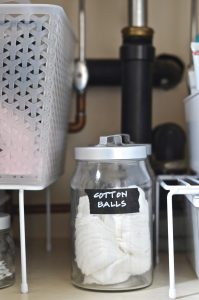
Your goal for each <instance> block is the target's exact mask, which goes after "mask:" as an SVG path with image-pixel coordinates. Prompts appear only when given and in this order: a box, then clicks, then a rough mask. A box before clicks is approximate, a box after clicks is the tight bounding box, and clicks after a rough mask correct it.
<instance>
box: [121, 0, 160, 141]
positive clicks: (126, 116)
mask: <svg viewBox="0 0 199 300" xmlns="http://www.w3.org/2000/svg"><path fill="white" fill-rule="evenodd" d="M132 7H133V8H134V12H133V13H132V20H131V22H130V23H131V24H133V25H136V26H128V27H127V28H124V29H123V31H122V34H123V45H122V46H121V48H120V57H121V68H122V71H121V73H122V128H121V131H122V132H124V133H127V134H129V135H130V137H131V140H133V141H134V142H136V143H150V142H151V131H152V120H151V119H152V109H151V106H152V103H151V102H152V76H153V62H154V52H155V51H154V47H153V46H152V37H153V30H152V29H151V28H149V27H147V24H146V21H147V20H146V14H147V1H138V0H133V1H132ZM141 10H142V11H141ZM143 25H144V26H143Z"/></svg>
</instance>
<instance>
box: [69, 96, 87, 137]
mask: <svg viewBox="0 0 199 300" xmlns="http://www.w3.org/2000/svg"><path fill="white" fill-rule="evenodd" d="M85 124H86V93H83V94H80V93H77V95H76V115H75V120H74V121H73V122H71V123H69V132H70V133H76V132H79V131H80V130H81V129H83V128H84V126H85Z"/></svg>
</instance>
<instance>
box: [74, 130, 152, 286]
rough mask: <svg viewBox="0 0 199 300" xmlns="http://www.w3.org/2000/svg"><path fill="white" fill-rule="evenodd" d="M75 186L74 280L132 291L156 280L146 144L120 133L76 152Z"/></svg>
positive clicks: (79, 283) (85, 283)
mask: <svg viewBox="0 0 199 300" xmlns="http://www.w3.org/2000/svg"><path fill="white" fill-rule="evenodd" d="M75 158H76V160H77V167H76V171H75V174H74V177H73V179H72V182H71V188H72V201H71V224H72V236H73V262H72V282H73V283H74V284H75V285H77V286H79V287H82V288H86V289H94V290H106V291H122V290H132V289H137V288H141V287H146V286H148V285H150V284H151V282H152V270H153V263H152V199H151V187H152V182H151V178H150V175H149V173H148V171H147V168H146V167H144V166H145V165H146V164H143V161H144V160H145V159H146V158H147V150H146V147H145V146H144V145H137V144H128V145H127V144H126V143H125V144H124V143H123V142H122V137H121V136H120V135H116V136H109V137H101V138H100V144H99V145H97V146H94V147H82V148H76V149H75Z"/></svg>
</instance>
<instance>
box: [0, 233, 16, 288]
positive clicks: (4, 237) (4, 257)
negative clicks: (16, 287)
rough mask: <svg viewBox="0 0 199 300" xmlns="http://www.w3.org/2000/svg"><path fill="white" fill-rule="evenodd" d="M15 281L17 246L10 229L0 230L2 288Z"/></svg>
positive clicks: (0, 275)
mask: <svg viewBox="0 0 199 300" xmlns="http://www.w3.org/2000/svg"><path fill="white" fill-rule="evenodd" d="M14 281H15V247H14V241H13V238H12V234H11V231H10V229H4V230H0V288H4V287H7V286H10V285H12V284H13V283H14Z"/></svg>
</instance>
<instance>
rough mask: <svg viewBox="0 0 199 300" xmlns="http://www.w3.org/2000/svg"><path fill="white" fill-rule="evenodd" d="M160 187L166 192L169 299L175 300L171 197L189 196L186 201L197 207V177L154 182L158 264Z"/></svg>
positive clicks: (198, 179) (164, 177) (163, 179)
mask: <svg viewBox="0 0 199 300" xmlns="http://www.w3.org/2000/svg"><path fill="white" fill-rule="evenodd" d="M160 186H161V187H162V188H163V189H164V190H166V191H168V194H167V226H168V251H169V298H171V299H175V298H176V287H175V265H174V238H173V196H174V195H189V197H186V198H185V199H187V201H190V203H191V204H192V205H193V206H194V207H197V208H198V207H199V198H198V197H195V196H196V195H199V178H198V177H197V176H186V175H183V176H173V175H161V176H158V177H157V181H156V254H157V256H156V257H157V263H158V262H159V256H158V250H159V191H160Z"/></svg>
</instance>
